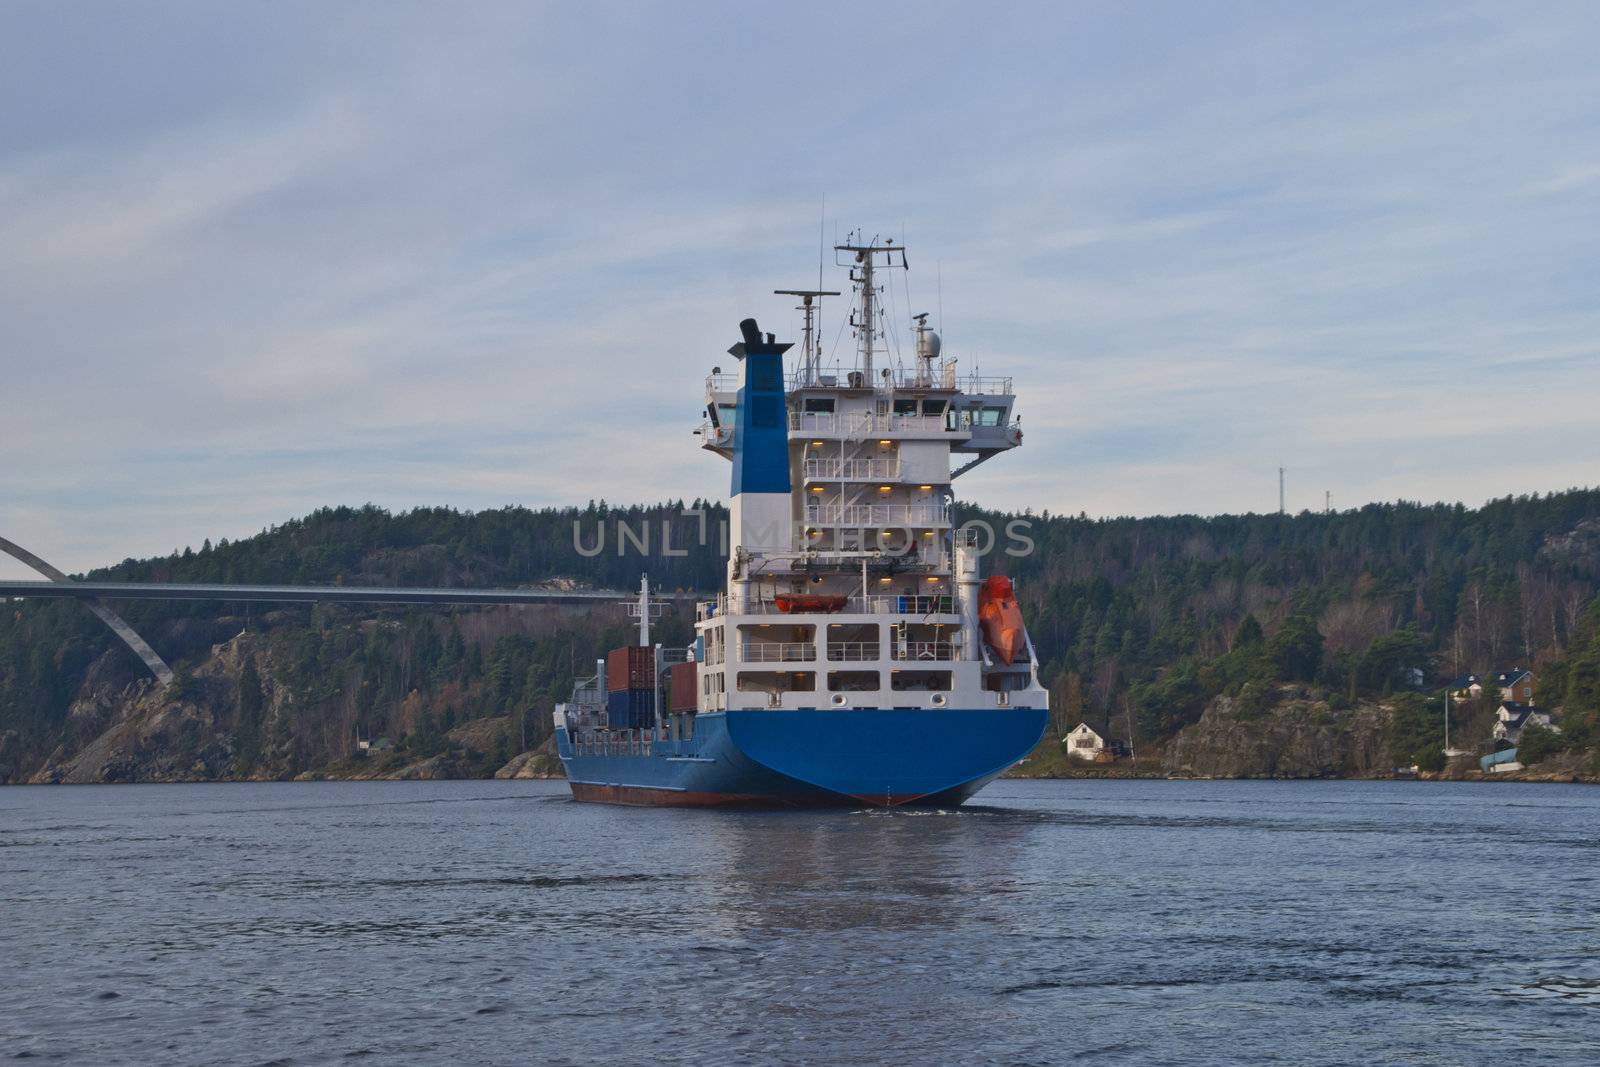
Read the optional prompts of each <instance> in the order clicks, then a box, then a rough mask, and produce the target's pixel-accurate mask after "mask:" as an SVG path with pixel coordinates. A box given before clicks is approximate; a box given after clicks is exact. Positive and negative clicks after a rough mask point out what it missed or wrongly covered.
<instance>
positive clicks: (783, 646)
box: [741, 641, 817, 663]
mask: <svg viewBox="0 0 1600 1067" xmlns="http://www.w3.org/2000/svg"><path fill="white" fill-rule="evenodd" d="M741 655H742V657H743V658H744V662H746V663H810V662H812V661H813V660H815V659H816V658H817V646H816V645H814V644H812V643H811V642H810V641H746V642H745V643H744V647H743V649H742V651H741Z"/></svg>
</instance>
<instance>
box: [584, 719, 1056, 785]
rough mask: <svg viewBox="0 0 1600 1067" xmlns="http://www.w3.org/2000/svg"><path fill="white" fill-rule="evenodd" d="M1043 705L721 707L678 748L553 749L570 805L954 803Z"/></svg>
mask: <svg viewBox="0 0 1600 1067" xmlns="http://www.w3.org/2000/svg"><path fill="white" fill-rule="evenodd" d="M1047 715H1048V713H1047V712H1046V711H1045V710H1044V709H1042V708H999V709H995V708H989V709H984V710H966V711H964V710H953V709H952V710H940V711H919V710H895V709H854V710H842V711H836V710H832V709H829V710H819V711H765V710H761V711H726V712H709V713H705V714H701V715H698V716H696V717H695V736H694V737H693V738H692V739H690V740H685V741H653V742H650V743H649V744H648V746H645V745H644V744H642V743H635V744H634V745H633V746H632V749H631V750H630V749H629V748H628V746H626V745H624V744H622V743H621V742H614V743H611V744H609V745H606V744H601V745H598V746H596V745H592V744H585V745H584V746H582V748H581V750H580V749H579V748H578V747H575V746H574V744H573V740H572V738H570V737H569V736H568V735H567V731H566V729H565V728H558V729H557V730H556V746H557V748H558V750H559V751H560V754H561V762H562V764H563V765H564V766H565V767H566V771H567V780H568V782H569V783H570V785H571V786H572V795H573V796H574V797H575V798H577V799H578V800H588V801H600V802H607V803H614V804H644V805H665V806H672V807H819V806H837V805H848V806H853V807H859V806H860V805H862V804H868V805H873V806H882V807H898V806H900V805H905V804H917V805H938V806H947V805H953V804H960V803H961V802H962V801H964V800H966V799H967V798H968V797H970V796H972V795H973V794H974V793H976V792H977V791H978V790H980V789H982V788H983V787H984V786H986V785H988V784H989V783H990V782H991V781H993V780H994V779H995V778H996V777H998V776H999V775H1000V774H1001V773H1002V772H1004V771H1005V770H1006V769H1007V768H1009V767H1011V766H1012V765H1013V764H1015V763H1016V762H1017V761H1018V760H1020V759H1022V758H1023V757H1024V756H1026V755H1027V754H1028V752H1029V751H1030V750H1032V748H1033V746H1034V745H1036V744H1038V742H1039V738H1040V737H1042V736H1043V735H1044V728H1045V721H1046V718H1047Z"/></svg>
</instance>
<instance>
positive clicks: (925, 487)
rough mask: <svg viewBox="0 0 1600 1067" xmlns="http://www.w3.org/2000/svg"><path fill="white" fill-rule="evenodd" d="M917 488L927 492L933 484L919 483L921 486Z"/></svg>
mask: <svg viewBox="0 0 1600 1067" xmlns="http://www.w3.org/2000/svg"><path fill="white" fill-rule="evenodd" d="M917 488H918V489H921V490H922V491H923V492H924V493H926V492H927V491H928V490H930V489H932V488H933V486H931V485H919V486H917Z"/></svg>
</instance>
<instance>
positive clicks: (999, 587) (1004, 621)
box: [978, 574, 1028, 666]
mask: <svg viewBox="0 0 1600 1067" xmlns="http://www.w3.org/2000/svg"><path fill="white" fill-rule="evenodd" d="M978 625H979V626H981V627H982V628H983V642H984V644H986V645H988V646H989V647H990V648H991V649H993V650H994V654H995V656H996V657H997V658H998V659H999V660H1000V662H1001V663H1004V664H1007V665H1008V666H1009V665H1010V664H1011V663H1012V661H1014V660H1015V659H1016V658H1017V656H1018V655H1019V654H1020V653H1021V652H1022V651H1023V650H1024V649H1026V648H1027V647H1028V639H1027V637H1026V635H1025V634H1024V632H1023V629H1022V611H1021V610H1020V609H1019V608H1018V607H1017V596H1016V593H1015V591H1013V590H1012V588H1011V579H1010V578H1007V577H1005V576H1003V575H999V574H991V575H990V576H989V577H988V578H987V579H985V580H984V583H983V586H982V588H980V589H979V590H978Z"/></svg>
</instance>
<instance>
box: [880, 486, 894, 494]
mask: <svg viewBox="0 0 1600 1067" xmlns="http://www.w3.org/2000/svg"><path fill="white" fill-rule="evenodd" d="M893 488H894V487H893V486H890V485H880V486H878V492H880V493H887V492H889V490H891V489H893Z"/></svg>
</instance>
